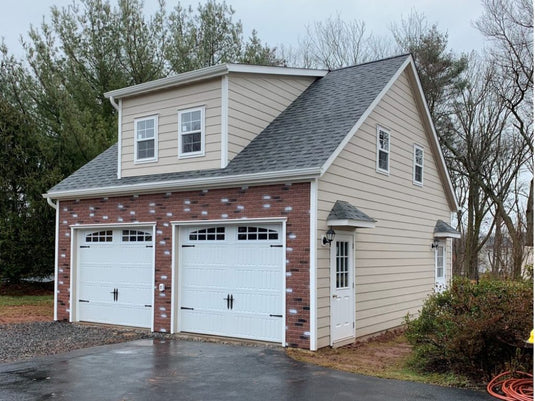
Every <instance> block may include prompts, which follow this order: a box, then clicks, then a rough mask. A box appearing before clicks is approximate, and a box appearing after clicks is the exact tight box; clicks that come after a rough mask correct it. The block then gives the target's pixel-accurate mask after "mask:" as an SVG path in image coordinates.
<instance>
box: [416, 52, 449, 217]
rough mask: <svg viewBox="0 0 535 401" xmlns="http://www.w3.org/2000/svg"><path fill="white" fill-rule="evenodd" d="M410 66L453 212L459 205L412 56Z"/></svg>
mask: <svg viewBox="0 0 535 401" xmlns="http://www.w3.org/2000/svg"><path fill="white" fill-rule="evenodd" d="M410 65H411V71H412V73H413V75H414V78H415V81H416V86H417V88H418V94H419V95H420V100H421V101H422V104H423V107H424V110H425V115H426V118H427V123H428V124H429V126H430V127H431V133H432V142H433V145H434V146H435V150H436V151H437V153H438V155H439V157H440V163H439V164H440V167H441V168H442V171H443V173H444V176H445V177H446V181H447V185H448V189H449V191H450V194H449V195H450V197H451V199H452V200H453V206H454V208H455V211H457V210H459V209H460V207H459V203H458V202H457V198H456V197H455V191H454V190H453V184H452V182H451V178H450V175H449V173H448V168H447V167H446V160H444V155H443V154H442V149H441V148H440V142H439V141H438V135H437V132H436V130H435V124H434V123H433V119H432V118H431V113H430V111H429V107H428V106H427V102H426V100H425V95H424V90H423V88H422V83H421V82H420V78H419V76H418V71H417V70H416V64H415V63H414V60H413V58H412V56H410Z"/></svg>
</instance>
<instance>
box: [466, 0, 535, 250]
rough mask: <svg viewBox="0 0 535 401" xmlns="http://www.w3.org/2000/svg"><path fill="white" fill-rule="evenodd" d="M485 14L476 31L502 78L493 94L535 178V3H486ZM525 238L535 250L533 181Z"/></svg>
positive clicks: (518, 0)
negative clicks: (500, 102) (483, 38)
mask: <svg viewBox="0 0 535 401" xmlns="http://www.w3.org/2000/svg"><path fill="white" fill-rule="evenodd" d="M483 8H484V12H483V15H482V16H481V18H479V20H477V22H476V23H475V25H476V27H477V28H478V29H479V30H480V31H481V33H483V34H484V35H485V36H486V37H487V38H488V39H489V40H490V41H491V43H492V45H493V47H492V48H491V49H490V52H489V58H490V61H491V62H492V63H493V64H494V65H495V66H496V67H497V69H498V70H499V74H497V75H496V77H495V80H494V90H495V91H496V92H497V93H498V94H499V95H500V96H501V98H502V99H503V101H504V102H505V105H506V107H507V109H508V110H509V112H510V113H511V118H512V127H513V128H514V129H515V131H516V133H517V135H519V136H520V137H521V138H522V140H523V146H525V147H526V148H527V149H529V152H530V154H529V156H530V157H528V161H527V163H526V165H527V167H528V169H529V171H530V172H531V175H532V176H533V165H532V161H533V2H532V1H531V0H483ZM526 221H527V227H526V230H527V232H528V234H527V235H526V236H525V237H526V239H527V241H529V243H528V244H529V245H530V246H533V178H532V179H531V184H530V187H529V195H528V202H527V207H526Z"/></svg>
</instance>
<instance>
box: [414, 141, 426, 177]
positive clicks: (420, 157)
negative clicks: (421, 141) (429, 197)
mask: <svg viewBox="0 0 535 401" xmlns="http://www.w3.org/2000/svg"><path fill="white" fill-rule="evenodd" d="M412 182H413V183H414V184H415V185H423V184H424V149H423V148H422V147H421V146H418V145H414V159H413V176H412Z"/></svg>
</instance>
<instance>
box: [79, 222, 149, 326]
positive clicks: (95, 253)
mask: <svg viewBox="0 0 535 401" xmlns="http://www.w3.org/2000/svg"><path fill="white" fill-rule="evenodd" d="M77 248H78V249H77V255H78V264H77V272H76V275H77V291H76V294H75V295H76V308H77V313H76V317H77V318H76V320H78V321H86V322H95V323H108V324H118V325H124V326H135V327H146V328H150V327H151V326H152V303H153V288H154V284H153V283H154V263H153V260H154V256H153V238H152V228H147V229H141V228H136V229H130V228H124V229H123V228H121V229H112V228H105V229H98V230H96V229H92V230H83V231H80V232H79V234H78V247H77Z"/></svg>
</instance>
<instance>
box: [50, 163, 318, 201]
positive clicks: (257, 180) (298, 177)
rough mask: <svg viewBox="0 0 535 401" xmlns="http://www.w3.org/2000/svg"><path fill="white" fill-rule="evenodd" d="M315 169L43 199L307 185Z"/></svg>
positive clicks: (102, 189)
mask: <svg viewBox="0 0 535 401" xmlns="http://www.w3.org/2000/svg"><path fill="white" fill-rule="evenodd" d="M319 173H320V171H319V169H318V168H315V167H314V168H306V169H300V170H288V171H270V172H265V173H256V174H242V175H235V176H228V177H203V178H195V179H188V178H185V179H181V180H174V181H161V182H146V183H140V184H132V185H120V186H110V187H97V188H89V189H78V190H68V191H55V192H48V193H46V194H43V197H44V198H51V199H73V198H88V197H98V196H119V195H125V194H132V193H136V194H139V193H156V192H162V191H173V190H181V191H185V190H193V189H199V188H214V187H216V188H222V187H231V186H235V185H244V184H247V185H260V184H270V183H274V182H281V181H285V182H286V181H308V180H311V179H313V178H316V177H318V176H319Z"/></svg>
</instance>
